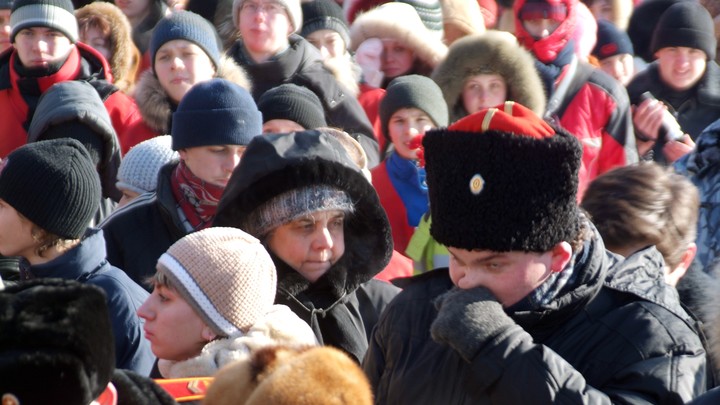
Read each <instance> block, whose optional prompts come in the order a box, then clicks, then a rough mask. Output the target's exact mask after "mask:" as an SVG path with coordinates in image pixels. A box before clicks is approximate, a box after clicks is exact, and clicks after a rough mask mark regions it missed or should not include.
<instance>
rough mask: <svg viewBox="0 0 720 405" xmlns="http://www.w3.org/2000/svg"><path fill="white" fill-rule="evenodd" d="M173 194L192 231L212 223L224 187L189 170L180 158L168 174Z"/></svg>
mask: <svg viewBox="0 0 720 405" xmlns="http://www.w3.org/2000/svg"><path fill="white" fill-rule="evenodd" d="M170 185H171V186H172V192H173V196H174V197H175V200H176V201H177V202H178V205H180V208H181V209H182V211H183V213H184V214H185V217H186V218H187V220H188V222H189V223H190V226H191V227H192V228H193V230H194V231H199V230H201V229H205V228H207V227H209V226H210V224H212V220H213V218H215V212H216V211H217V205H218V202H220V197H221V196H222V193H223V191H224V190H225V187H223V186H216V185H214V184H210V183H208V182H206V181H204V180H202V179H200V178H199V177H197V176H196V175H194V174H193V172H191V171H190V169H189V168H188V167H187V166H186V165H185V162H183V161H182V160H181V161H180V164H178V165H177V167H175V170H173V173H172V176H170Z"/></svg>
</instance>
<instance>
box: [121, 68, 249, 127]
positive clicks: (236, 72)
mask: <svg viewBox="0 0 720 405" xmlns="http://www.w3.org/2000/svg"><path fill="white" fill-rule="evenodd" d="M215 77H216V78H221V79H226V80H229V81H231V82H233V83H235V84H237V85H239V86H240V87H242V88H244V89H246V90H247V91H249V92H250V91H251V84H250V79H248V77H247V75H246V74H245V70H244V69H243V68H241V67H240V66H238V64H237V63H235V61H234V60H233V59H232V58H230V57H228V56H225V55H223V56H221V57H220V65H219V67H218V71H217V73H216V74H215ZM134 97H135V102H136V103H137V105H138V109H139V110H140V114H141V115H142V117H143V120H144V121H145V123H146V124H147V125H148V126H149V127H150V128H151V129H152V130H153V131H155V132H156V133H157V134H159V135H167V134H170V117H171V116H172V113H173V106H172V104H171V102H170V99H169V98H168V97H167V93H166V92H165V89H163V87H162V85H161V84H160V80H158V78H157V76H155V73H153V71H152V69H148V70H146V71H145V72H143V73H142V74H141V75H140V79H139V80H138V83H137V86H136V87H135V93H134Z"/></svg>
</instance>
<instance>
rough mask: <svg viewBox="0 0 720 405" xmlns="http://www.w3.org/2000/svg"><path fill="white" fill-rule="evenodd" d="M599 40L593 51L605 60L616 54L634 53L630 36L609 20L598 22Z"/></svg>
mask: <svg viewBox="0 0 720 405" xmlns="http://www.w3.org/2000/svg"><path fill="white" fill-rule="evenodd" d="M597 25H598V29H597V42H596V43H595V48H594V49H593V51H592V54H593V56H595V57H596V58H598V59H600V60H603V59H605V58H609V57H611V56H615V55H622V54H626V53H627V54H630V55H632V54H633V46H632V42H630V37H628V35H627V34H626V33H625V32H624V31H622V30H620V29H618V28H617V27H616V26H615V25H614V24H613V23H611V22H610V21H607V20H598V22H597Z"/></svg>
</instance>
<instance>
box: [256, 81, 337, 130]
mask: <svg viewBox="0 0 720 405" xmlns="http://www.w3.org/2000/svg"><path fill="white" fill-rule="evenodd" d="M257 105H258V109H259V110H260V112H261V113H262V117H263V122H268V121H270V120H276V119H282V120H290V121H294V122H296V123H298V124H299V125H300V126H302V127H303V128H305V129H315V128H320V127H324V126H327V123H326V122H325V110H323V106H322V104H321V103H320V99H319V98H318V97H317V96H316V95H315V93H313V92H312V91H310V90H308V89H306V88H305V87H300V86H297V85H294V84H290V83H287V84H282V85H280V86H277V87H275V88H272V89H270V90H268V91H266V92H265V93H264V94H263V95H262V96H260V99H259V100H258V104H257Z"/></svg>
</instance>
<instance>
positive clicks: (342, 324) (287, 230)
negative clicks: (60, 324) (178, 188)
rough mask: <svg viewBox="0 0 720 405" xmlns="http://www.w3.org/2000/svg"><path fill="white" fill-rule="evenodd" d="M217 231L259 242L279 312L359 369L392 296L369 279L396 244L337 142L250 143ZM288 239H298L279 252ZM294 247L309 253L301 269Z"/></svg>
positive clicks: (299, 135)
mask: <svg viewBox="0 0 720 405" xmlns="http://www.w3.org/2000/svg"><path fill="white" fill-rule="evenodd" d="M213 225H214V226H234V227H238V228H241V229H243V230H245V231H247V232H248V233H250V234H252V235H253V236H255V237H257V238H258V239H260V240H261V241H262V242H263V244H264V245H265V246H266V247H267V248H268V251H269V252H270V255H271V256H272V258H273V261H274V262H275V265H276V266H277V272H278V288H277V295H276V298H275V303H276V304H284V305H287V306H289V307H290V308H291V309H292V310H293V312H295V313H296V314H297V315H298V316H300V317H301V318H302V319H303V320H305V321H306V322H307V323H308V324H310V326H311V328H312V329H313V331H314V332H315V335H316V336H317V338H318V340H319V342H320V343H322V344H325V345H330V346H335V347H338V348H340V349H342V350H344V351H345V352H347V353H349V354H350V355H351V356H353V358H355V359H356V360H357V361H358V362H360V361H362V359H363V357H364V355H365V351H366V350H367V347H368V339H369V337H370V333H371V331H372V329H373V327H374V326H375V323H376V322H377V319H378V317H379V315H380V313H381V312H382V310H383V309H384V308H385V306H386V305H387V304H388V303H389V302H390V301H391V300H392V298H393V297H394V296H395V295H396V294H397V292H398V290H397V289H396V288H395V287H393V286H392V285H390V284H388V283H385V282H382V281H378V280H373V279H372V278H373V276H375V274H377V273H378V272H380V271H381V270H382V269H383V268H385V265H386V264H387V263H388V260H389V258H390V255H391V254H392V238H391V236H390V226H389V223H388V220H387V216H386V215H385V212H384V211H383V208H382V206H381V205H380V203H379V201H378V197H377V194H376V193H375V190H374V189H373V188H372V185H371V184H370V183H369V182H368V181H367V180H366V179H365V177H364V176H363V174H362V172H361V171H360V170H359V169H358V168H357V166H355V164H354V163H353V161H352V160H351V159H350V157H349V156H348V155H347V153H346V152H345V150H344V149H343V147H342V145H341V144H340V143H339V142H338V141H337V140H336V139H335V138H333V137H332V136H330V135H328V134H326V133H323V132H320V131H303V132H295V133H291V134H271V135H266V136H262V137H257V138H255V139H253V141H252V142H250V144H249V145H248V148H247V150H246V152H245V154H244V155H243V159H242V160H241V162H240V165H239V166H238V167H237V168H236V170H235V171H234V173H233V175H232V177H231V178H230V182H229V183H228V185H227V188H226V189H225V193H224V194H223V198H222V200H221V201H220V204H219V206H218V211H217V216H216V218H215V222H214V224H213ZM286 237H290V238H295V239H293V243H282V240H283V238H286ZM284 240H285V241H288V240H289V239H284ZM311 241H312V242H311ZM298 245H305V246H307V249H306V250H305V253H307V255H306V256H304V257H303V258H301V259H299V260H298V259H297V255H296V256H293V254H292V252H290V250H291V249H296V250H297V246H298ZM301 256H302V255H301Z"/></svg>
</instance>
